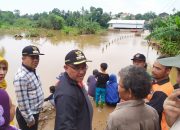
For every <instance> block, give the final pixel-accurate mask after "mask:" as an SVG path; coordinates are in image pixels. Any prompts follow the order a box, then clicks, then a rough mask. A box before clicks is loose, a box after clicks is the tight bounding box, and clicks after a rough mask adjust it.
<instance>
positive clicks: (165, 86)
mask: <svg viewBox="0 0 180 130" xmlns="http://www.w3.org/2000/svg"><path fill="white" fill-rule="evenodd" d="M156 91H161V92H163V93H165V94H166V95H167V96H169V95H170V94H171V93H172V92H173V91H174V88H173V85H172V84H171V82H167V83H165V84H163V85H158V84H154V85H152V91H151V94H149V95H148V96H147V99H148V100H151V98H152V96H153V93H154V92H156ZM161 130H169V127H168V125H167V122H166V118H165V113H164V111H163V112H162V119H161Z"/></svg>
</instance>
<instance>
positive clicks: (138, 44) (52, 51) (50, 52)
mask: <svg viewBox="0 0 180 130" xmlns="http://www.w3.org/2000/svg"><path fill="white" fill-rule="evenodd" d="M30 44H33V45H36V46H38V47H39V48H40V51H41V52H42V53H44V54H45V55H44V56H40V63H39V66H38V68H37V71H38V73H39V75H40V77H41V81H42V84H43V90H44V92H45V96H48V95H49V86H50V85H53V84H55V82H56V77H57V76H58V74H59V73H60V72H63V71H64V69H63V65H64V57H65V55H66V54H67V53H68V52H69V51H70V50H72V49H81V50H83V52H84V53H85V55H86V57H87V58H88V59H90V60H92V61H93V62H91V63H88V66H89V68H88V71H87V74H86V77H85V79H84V82H86V79H87V76H88V75H90V74H91V73H92V70H93V69H95V68H96V69H99V65H100V63H101V62H106V63H107V64H108V69H107V72H108V73H109V74H111V73H114V74H117V73H118V71H119V70H120V69H121V68H122V67H125V66H127V65H130V64H132V61H131V58H132V57H133V55H134V54H136V53H138V52H139V53H143V54H144V55H145V56H146V57H147V63H148V68H150V67H151V65H152V63H153V61H154V60H155V59H156V58H157V56H158V54H157V51H156V50H154V49H152V48H151V47H148V45H147V41H146V40H144V39H143V38H142V37H136V36H135V35H134V34H133V33H122V32H121V33H119V32H109V33H107V34H104V35H101V36H99V35H88V36H86V35H83V36H61V35H59V37H53V38H36V39H26V38H22V39H15V38H14V37H13V36H12V35H0V49H2V48H4V50H5V54H4V57H5V58H6V59H7V60H8V62H9V71H8V74H7V77H6V80H7V82H8V92H9V94H10V95H11V96H12V97H15V94H14V88H13V78H14V74H15V73H16V71H17V69H18V67H19V66H20V65H21V58H22V56H21V51H22V49H23V48H24V47H25V46H27V45H30ZM13 101H14V102H15V98H13Z"/></svg>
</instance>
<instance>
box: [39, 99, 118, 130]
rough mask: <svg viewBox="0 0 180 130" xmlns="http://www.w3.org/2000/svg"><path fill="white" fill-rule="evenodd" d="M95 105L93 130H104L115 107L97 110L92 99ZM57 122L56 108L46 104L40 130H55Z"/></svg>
mask: <svg viewBox="0 0 180 130" xmlns="http://www.w3.org/2000/svg"><path fill="white" fill-rule="evenodd" d="M90 100H91V103H92V105H93V110H94V114H93V122H92V126H93V130H104V129H105V127H106V121H107V118H108V116H109V113H111V112H112V111H113V110H114V108H115V107H110V106H107V105H106V106H105V107H104V108H103V109H102V110H101V111H100V110H99V109H98V108H96V106H95V103H94V101H93V99H92V98H90ZM54 122H55V108H54V107H53V106H52V105H51V104H50V103H48V102H47V103H46V104H45V106H44V109H43V111H42V112H41V114H40V119H39V128H38V130H53V129H54Z"/></svg>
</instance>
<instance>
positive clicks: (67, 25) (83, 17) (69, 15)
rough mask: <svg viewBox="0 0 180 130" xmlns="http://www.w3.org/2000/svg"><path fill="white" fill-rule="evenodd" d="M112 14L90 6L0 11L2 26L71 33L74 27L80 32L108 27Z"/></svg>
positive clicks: (90, 32)
mask: <svg viewBox="0 0 180 130" xmlns="http://www.w3.org/2000/svg"><path fill="white" fill-rule="evenodd" d="M110 19H111V17H110V14H108V13H105V12H103V9H102V8H95V7H90V10H85V9H84V8H83V7H82V9H81V11H67V12H65V11H64V10H59V9H57V8H54V9H53V10H52V11H50V12H48V13H47V12H43V13H35V14H33V15H29V14H25V15H20V11H19V10H15V11H14V12H11V11H0V28H7V27H10V26H13V27H22V28H24V27H26V28H27V27H28V28H46V29H53V30H63V31H65V32H66V33H69V32H70V31H71V30H73V28H75V30H76V29H78V33H79V34H94V33H96V32H97V31H98V30H99V29H104V28H107V27H108V24H107V22H108V21H109V20H110Z"/></svg>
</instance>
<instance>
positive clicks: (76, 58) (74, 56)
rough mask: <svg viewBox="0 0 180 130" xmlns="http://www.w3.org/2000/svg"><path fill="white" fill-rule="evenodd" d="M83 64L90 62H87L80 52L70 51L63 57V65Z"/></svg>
mask: <svg viewBox="0 0 180 130" xmlns="http://www.w3.org/2000/svg"><path fill="white" fill-rule="evenodd" d="M85 62H92V61H90V60H87V59H86V57H85V55H84V53H83V52H82V51H80V50H72V51H70V52H69V53H68V54H67V55H66V57H65V64H72V65H79V64H82V63H85Z"/></svg>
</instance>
